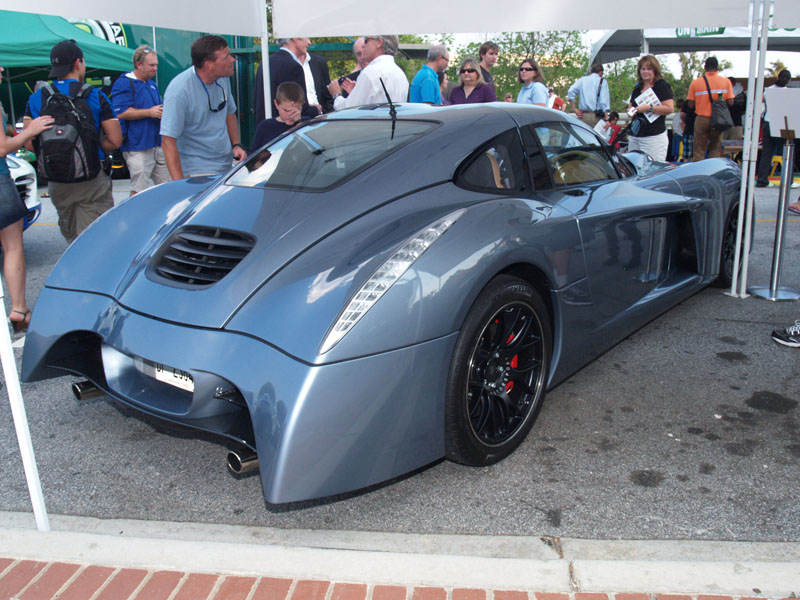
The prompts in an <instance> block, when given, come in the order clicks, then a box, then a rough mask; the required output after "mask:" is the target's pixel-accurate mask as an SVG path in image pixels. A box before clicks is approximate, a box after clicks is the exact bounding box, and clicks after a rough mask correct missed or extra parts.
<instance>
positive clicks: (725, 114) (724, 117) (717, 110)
mask: <svg viewBox="0 0 800 600" xmlns="http://www.w3.org/2000/svg"><path fill="white" fill-rule="evenodd" d="M703 80H704V81H705V82H706V89H707V90H708V100H709V101H710V102H711V129H713V130H714V131H728V129H730V128H731V127H733V118H732V117H731V111H730V109H729V108H728V103H727V102H725V100H723V99H722V94H720V97H719V98H717V99H716V100H714V98H713V96H712V95H711V87H710V86H709V85H708V79H706V76H705V75H703Z"/></svg>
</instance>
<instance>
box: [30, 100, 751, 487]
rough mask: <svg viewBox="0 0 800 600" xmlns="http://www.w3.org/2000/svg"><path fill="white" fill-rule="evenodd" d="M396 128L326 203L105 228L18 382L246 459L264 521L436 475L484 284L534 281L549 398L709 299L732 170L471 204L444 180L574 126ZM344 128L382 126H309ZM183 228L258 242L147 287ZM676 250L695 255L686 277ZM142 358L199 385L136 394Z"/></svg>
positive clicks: (117, 220)
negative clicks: (423, 233)
mask: <svg viewBox="0 0 800 600" xmlns="http://www.w3.org/2000/svg"><path fill="white" fill-rule="evenodd" d="M397 112H398V118H400V119H423V120H431V121H433V122H435V123H436V124H437V127H435V128H433V129H432V130H431V131H430V132H429V133H428V134H427V135H425V136H423V137H422V138H420V139H418V140H415V141H413V142H411V143H410V144H408V145H407V146H405V147H403V148H401V149H399V150H398V151H397V152H395V153H394V154H391V155H390V156H389V157H388V158H386V159H385V160H382V161H380V162H378V163H376V164H374V165H372V166H371V167H369V168H367V169H365V170H363V171H361V172H359V173H356V174H355V175H354V176H353V177H351V178H350V179H347V180H345V181H344V182H342V183H341V184H340V185H338V186H336V187H334V188H333V189H331V190H329V191H326V192H316V193H310V192H297V191H293V190H277V189H269V188H267V189H259V188H244V187H238V186H230V185H226V184H225V178H224V177H223V178H222V179H221V180H210V179H194V180H184V181H181V182H176V183H172V184H168V185H163V186H160V187H158V188H156V189H154V190H152V191H148V192H145V193H142V194H138V195H137V196H135V202H132V201H126V202H124V203H122V204H121V205H120V206H118V207H117V208H115V209H114V210H112V211H109V212H108V213H106V214H105V215H103V217H101V218H100V219H98V220H97V221H96V222H95V223H94V224H93V225H92V226H90V227H89V228H88V229H87V230H86V231H85V232H84V233H83V234H82V235H81V237H80V238H79V239H78V240H76V242H75V243H74V244H73V245H72V246H71V247H70V249H69V250H68V251H67V253H66V254H65V255H64V257H63V258H62V259H61V261H60V262H59V263H58V264H57V265H56V267H55V268H54V270H53V272H52V274H51V275H50V277H49V279H48V281H47V283H46V285H45V288H44V289H43V290H42V293H41V294H40V296H39V299H38V301H37V304H36V308H35V310H34V315H33V320H32V323H31V328H30V330H29V333H28V336H27V341H26V347H25V354H24V359H23V371H22V374H23V378H24V379H25V380H27V381H31V380H35V379H40V378H45V377H51V376H56V375H60V374H63V372H64V371H68V372H73V373H76V374H80V375H82V376H85V377H88V378H89V379H91V380H92V381H94V382H95V383H96V384H97V385H98V387H100V388H101V389H103V390H104V391H106V392H107V393H108V394H109V395H111V396H112V397H114V398H116V399H117V400H119V401H122V402H124V403H126V404H128V405H130V406H133V407H135V408H137V409H139V410H142V411H143V412H146V413H148V414H151V415H155V416H157V417H160V418H163V419H166V420H170V421H174V422H178V423H181V424H185V425H189V426H192V427H196V428H198V429H203V430H206V431H211V432H215V433H218V434H220V435H223V436H225V437H227V438H229V439H230V440H233V441H235V442H237V443H240V444H245V445H247V446H249V447H250V448H253V449H255V450H257V452H258V455H259V465H260V469H261V479H262V484H263V488H264V494H265V497H266V499H267V501H268V502H271V503H282V502H290V501H297V500H303V499H308V498H315V497H322V496H328V495H332V494H337V493H342V492H347V491H351V490H355V489H359V488H362V487H365V486H369V485H371V484H375V483H379V482H381V481H385V480H387V479H390V478H392V477H395V476H398V475H402V474H405V473H408V472H410V471H412V470H414V469H417V468H420V467H423V466H425V465H427V464H429V463H431V462H433V461H435V460H437V459H439V458H441V457H442V456H444V442H443V428H444V397H445V389H446V380H447V375H448V370H449V368H450V360H451V356H452V351H453V347H454V345H455V341H456V338H457V336H458V333H459V330H460V328H461V324H462V323H463V321H464V318H465V316H466V314H467V312H468V311H469V309H470V307H471V305H472V304H473V302H474V301H475V299H476V298H477V296H478V295H479V294H480V292H481V290H482V289H483V288H484V287H485V286H486V284H487V283H488V282H489V281H491V279H492V278H493V277H495V276H496V275H497V274H499V273H510V274H513V275H515V276H517V277H520V278H523V279H526V280H528V281H529V282H531V284H532V285H534V287H535V288H536V289H537V290H538V291H539V293H540V294H541V295H542V297H543V299H544V301H545V303H546V304H547V305H548V309H549V312H550V314H549V317H550V320H551V324H552V330H553V338H554V339H553V361H552V366H551V371H550V376H549V386H550V387H552V386H553V385H555V384H557V383H558V382H560V381H562V380H563V379H564V378H566V377H567V376H568V375H569V374H571V373H573V372H574V371H575V370H576V369H578V368H580V367H581V366H582V365H584V364H586V363H587V362H588V361H590V360H592V359H593V358H595V357H596V356H598V355H599V354H600V353H601V352H603V351H604V350H606V349H607V348H609V347H611V346H612V345H613V344H615V343H617V342H618V341H619V340H621V339H623V338H624V337H625V336H627V335H629V334H630V333H631V332H632V331H634V330H635V329H637V328H638V327H641V326H642V325H643V324H644V323H646V322H647V321H649V320H651V319H652V318H654V317H655V316H656V315H658V314H659V313H661V312H663V311H664V310H667V309H668V308H670V307H671V306H674V305H675V304H676V303H678V302H680V301H681V300H683V299H684V298H686V297H688V296H689V295H691V294H693V293H695V292H696V291H698V290H699V289H701V288H702V287H704V286H705V285H707V284H708V283H710V282H711V281H712V280H714V279H715V278H716V276H717V270H718V267H719V255H720V247H721V241H722V233H723V230H724V224H725V221H726V219H727V218H728V216H729V214H730V211H731V208H732V207H733V205H734V203H735V202H736V201H737V200H738V181H739V179H740V173H739V171H738V169H737V168H736V167H735V166H734V165H733V164H732V163H730V162H729V161H726V160H724V159H714V160H708V161H703V162H701V163H693V164H689V165H686V166H681V167H671V166H669V165H665V164H658V163H652V162H650V161H648V160H645V159H643V158H642V157H636V156H633V157H632V158H633V159H634V160H635V161H636V162H637V166H638V175H637V176H635V177H628V178H626V179H624V178H623V179H619V180H616V181H603V182H597V183H589V184H585V185H574V186H569V187H566V188H558V189H549V190H544V191H541V192H536V191H533V192H526V193H517V194H509V193H501V192H498V193H491V192H487V191H471V190H467V189H464V188H462V187H459V186H457V185H456V183H454V177H455V176H456V173H457V170H458V168H459V166H460V165H461V164H462V163H463V162H464V160H465V159H466V158H467V157H469V156H470V155H471V154H472V152H473V151H474V150H475V149H476V148H478V147H479V146H481V145H482V144H483V143H484V142H486V141H488V140H490V139H491V138H493V137H494V136H496V135H498V134H500V133H502V132H504V131H508V130H510V129H516V128H518V127H522V126H525V125H528V124H531V123H537V122H545V121H547V122H559V121H566V122H570V123H573V124H577V121H575V120H574V119H572V118H571V117H567V116H565V115H564V114H563V113H559V112H557V111H550V110H547V109H539V108H534V107H522V106H509V105H504V104H493V105H483V106H464V107H449V108H444V109H443V108H439V107H428V106H425V105H401V106H399V107H398V109H397ZM354 118H356V119H361V118H367V119H376V118H379V119H383V120H384V121H385V123H386V127H387V131H388V128H389V127H391V120H390V118H389V115H388V109H387V108H385V107H383V108H378V107H366V108H362V109H355V110H348V111H343V112H341V113H335V114H333V115H328V116H326V117H323V119H333V120H337V119H354ZM576 126H579V127H583V125H576ZM461 210H463V211H464V212H463V214H461V216H460V218H458V220H457V221H456V222H455V224H454V225H452V227H450V229H448V230H447V231H446V232H445V234H444V235H442V236H441V238H440V239H438V240H437V241H436V242H435V243H434V244H433V246H432V247H431V248H430V249H429V250H428V251H427V252H425V253H424V254H423V255H422V256H421V257H420V258H419V259H418V260H417V261H416V262H415V263H414V264H413V266H412V267H411V268H410V269H409V270H408V271H407V272H406V273H405V274H404V275H403V276H402V277H401V278H400V279H399V280H398V281H397V282H396V283H395V284H394V285H393V286H392V287H391V288H390V289H389V290H388V291H387V292H386V293H385V295H384V296H383V297H382V298H381V299H380V300H379V301H378V302H377V303H376V304H375V305H374V306H373V307H372V309H371V310H370V311H369V312H367V313H366V315H365V316H364V317H363V318H362V319H361V321H359V322H358V323H357V324H356V325H355V326H354V327H353V329H352V330H351V331H350V332H349V333H348V334H347V335H345V336H344V338H343V339H342V340H341V341H340V342H339V343H338V344H336V345H335V346H334V347H333V348H332V349H331V350H330V351H329V352H327V353H325V354H320V352H319V349H320V346H321V344H322V342H323V340H324V338H325V336H326V334H327V332H328V331H329V329H330V328H331V326H332V324H333V323H334V322H335V321H336V319H337V317H338V315H339V313H340V312H341V310H342V308H343V307H344V306H345V305H346V304H347V302H348V301H349V299H350V298H351V297H352V295H353V294H354V293H355V291H356V290H358V289H359V287H360V286H361V285H362V284H363V283H364V282H365V281H366V280H367V279H368V278H369V277H370V276H371V275H372V273H374V272H375V270H376V269H377V267H378V266H380V265H381V264H382V263H383V262H384V261H385V260H386V259H387V258H388V256H390V255H391V254H392V252H394V250H395V249H397V248H398V247H399V246H400V245H401V244H402V243H403V242H404V241H406V240H407V239H409V238H410V237H411V236H413V235H414V234H415V233H417V232H418V231H420V230H421V229H424V228H425V227H426V226H428V225H430V224H431V223H433V222H435V221H437V220H438V219H440V218H442V217H444V216H446V215H448V214H451V213H454V212H455V211H461ZM187 225H203V226H210V227H222V228H225V229H230V230H237V231H243V232H247V233H251V234H252V235H254V236H255V238H256V243H255V246H254V248H253V250H252V251H251V252H250V253H249V254H248V255H247V256H246V257H245V258H244V260H242V262H241V263H240V264H239V265H238V266H237V267H236V268H235V269H234V270H233V271H232V272H231V273H230V274H229V275H227V276H226V277H225V278H223V279H222V280H221V281H220V282H218V283H216V284H215V285H213V286H210V287H208V288H204V289H191V290H190V289H181V288H180V287H175V286H169V285H164V284H163V283H160V282H158V281H157V280H156V279H154V278H151V277H148V276H147V269H148V267H149V265H150V261H151V258H152V257H153V255H154V253H156V251H157V250H158V249H159V248H160V247H161V246H162V244H163V243H164V241H165V240H166V239H167V238H169V236H170V235H171V234H172V233H173V232H174V231H175V230H176V229H178V228H180V227H184V226H187ZM109 240H113V243H109ZM690 242H691V243H690ZM615 244H616V248H617V250H618V251H617V252H616V257H615V251H614V247H615ZM684 245H686V246H693V247H692V248H690V250H691V251H690V252H688V258H687V252H684V248H683V246H684ZM98 248H102V249H104V251H102V252H98ZM87 265H91V267H92V268H86V266H87ZM156 340H157V342H156ZM137 358H143V359H146V360H148V361H153V362H156V363H162V364H164V365H168V366H169V367H173V368H176V369H180V370H182V371H185V372H188V373H190V374H192V376H193V378H194V382H195V391H194V393H193V394H192V393H190V392H187V391H184V390H180V389H178V388H175V387H173V386H169V385H167V384H164V383H161V382H159V381H156V380H155V379H153V378H152V377H149V376H147V375H144V374H143V373H142V372H141V369H138V368H137V366H136V359H137Z"/></svg>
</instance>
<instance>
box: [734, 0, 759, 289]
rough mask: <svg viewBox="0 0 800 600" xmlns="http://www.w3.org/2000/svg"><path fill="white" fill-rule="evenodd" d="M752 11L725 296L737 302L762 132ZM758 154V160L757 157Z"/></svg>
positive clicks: (755, 7)
mask: <svg viewBox="0 0 800 600" xmlns="http://www.w3.org/2000/svg"><path fill="white" fill-rule="evenodd" d="M750 10H751V12H750V74H749V77H748V82H749V83H750V85H748V86H747V105H746V107H747V108H746V110H745V118H744V138H743V139H742V185H741V187H740V189H739V215H738V220H737V224H736V247H735V249H734V255H733V277H732V278H731V289H730V291H729V292H726V293H727V294H728V295H730V296H734V297H735V298H746V297H747V294H746V293H744V290H742V292H743V293H742V294H741V295H740V294H739V293H738V292H737V288H738V287H739V270H740V266H742V267H743V268H742V269H741V270H742V272H743V273H744V272H745V270H746V269H745V268H744V265H743V263H742V252H741V251H742V235H743V230H744V229H745V222H747V223H750V222H751V217H750V215H752V207H753V171H754V170H755V165H754V164H753V159H752V155H753V154H754V152H753V149H754V148H757V147H758V130H759V128H758V127H757V126H756V122H757V119H758V118H759V116H760V112H761V103H760V102H759V103H758V108H759V110H758V111H756V108H755V107H756V102H755V99H756V98H757V97H758V96H756V87H757V86H756V85H752V84H753V83H754V82H755V81H756V79H757V72H756V69H757V68H758V67H757V63H758V35H757V34H756V32H757V31H758V29H759V27H758V25H759V23H760V21H759V18H760V15H761V13H762V10H761V5H760V4H759V2H758V0H755V2H753V3H752V4H751V5H750ZM755 154H756V156H758V154H757V153H755ZM747 229H748V232H747V234H746V235H747V240H749V239H750V233H749V232H750V228H747ZM749 250H750V244H749V241H748V243H747V249H746V252H745V256H746V255H747V254H748V253H749Z"/></svg>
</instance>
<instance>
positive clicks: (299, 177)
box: [227, 119, 436, 191]
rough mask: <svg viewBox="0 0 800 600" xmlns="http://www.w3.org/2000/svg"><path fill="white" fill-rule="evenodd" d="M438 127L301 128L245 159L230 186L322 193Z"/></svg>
mask: <svg viewBox="0 0 800 600" xmlns="http://www.w3.org/2000/svg"><path fill="white" fill-rule="evenodd" d="M433 127H436V124H435V123H431V122H426V121H395V122H394V123H392V121H390V120H380V121H378V120H369V119H358V120H352V121H350V120H338V119H337V120H334V121H323V122H321V123H314V124H311V125H307V126H305V127H301V128H300V129H297V130H296V131H293V132H291V133H289V134H288V135H286V136H284V137H283V138H280V139H278V140H277V141H275V142H274V143H272V144H270V145H269V146H267V147H265V148H264V149H262V150H261V151H259V152H257V153H256V154H253V155H252V156H250V157H248V158H247V160H246V161H245V164H244V165H243V166H242V167H241V168H240V169H238V170H237V171H236V172H235V173H234V174H233V175H231V176H230V177H229V178H228V181H227V183H228V184H229V185H239V186H246V187H277V188H286V189H294V190H305V191H313V190H317V191H321V190H326V189H329V188H331V187H333V186H335V185H338V184H339V183H341V182H342V181H343V180H345V179H346V178H348V177H350V176H351V175H353V174H355V173H356V172H358V171H360V170H361V169H363V168H365V167H367V166H369V165H371V164H373V163H375V162H378V161H379V160H381V159H382V158H384V157H386V156H387V155H389V154H391V153H392V152H394V151H395V150H397V149H398V148H400V147H402V146H404V145H405V144H407V143H409V142H411V141H412V140H414V139H416V138H418V137H420V136H422V135H424V134H425V133H426V132H427V131H429V130H430V129H432V128H433Z"/></svg>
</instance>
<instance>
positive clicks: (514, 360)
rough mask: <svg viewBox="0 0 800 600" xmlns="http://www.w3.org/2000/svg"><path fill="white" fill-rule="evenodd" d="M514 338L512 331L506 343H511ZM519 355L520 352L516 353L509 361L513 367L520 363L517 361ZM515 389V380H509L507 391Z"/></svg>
mask: <svg viewBox="0 0 800 600" xmlns="http://www.w3.org/2000/svg"><path fill="white" fill-rule="evenodd" d="M513 339H514V334H513V333H512V334H511V335H509V336H508V339H507V340H506V344H510V343H511V340H513ZM518 356H519V355H518V354H515V355H514V358H512V359H511V362H510V363H509V366H510V367H511V368H512V369H516V368H517V365H518V364H519V363H518V362H517V357H518ZM513 389H514V382H513V381H509V382H508V383H506V393H508V392H510V391H511V390H513Z"/></svg>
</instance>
